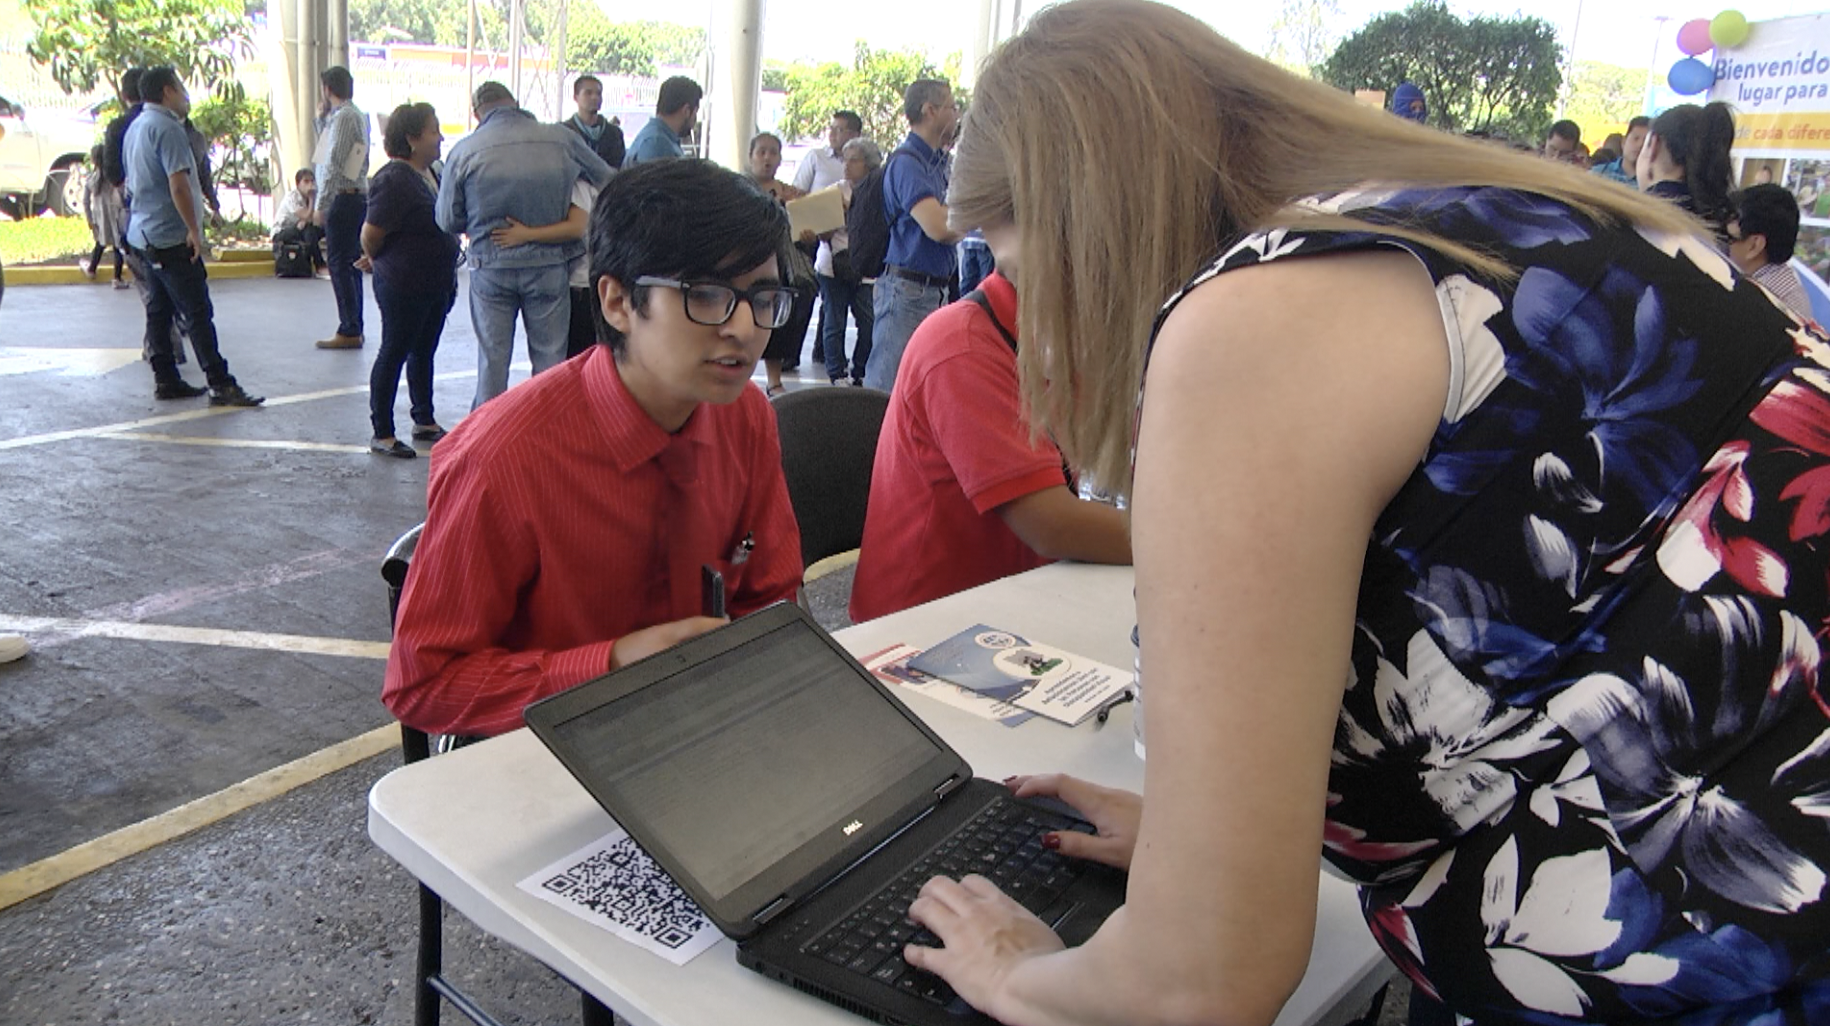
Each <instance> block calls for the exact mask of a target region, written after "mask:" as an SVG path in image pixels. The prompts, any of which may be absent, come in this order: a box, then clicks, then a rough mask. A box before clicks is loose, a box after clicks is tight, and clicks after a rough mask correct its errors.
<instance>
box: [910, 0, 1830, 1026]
mask: <svg viewBox="0 0 1830 1026" xmlns="http://www.w3.org/2000/svg"><path fill="white" fill-rule="evenodd" d="M1120 138H1147V139H1151V140H1153V144H1152V145H1151V146H1150V147H1146V148H1143V149H1141V150H1138V151H1137V152H1136V153H1134V154H1133V155H1132V159H1130V160H1127V161H1124V162H1120V163H1112V162H1098V161H1087V160H1085V159H1084V155H1085V154H1087V153H1091V152H1098V151H1099V149H1100V148H1101V147H1103V146H1105V145H1108V144H1109V143H1110V141H1111V140H1113V139H1120ZM948 206H949V210H950V213H951V224H952V227H953V228H954V229H955V230H962V229H967V228H972V227H981V228H982V229H983V230H984V233H985V237H986V239H987V240H988V241H989V242H990V243H991V245H992V247H993V250H994V252H997V251H999V250H1003V251H1004V252H1003V253H998V256H999V258H1000V262H1002V260H1003V258H1004V253H1010V254H1012V255H1013V256H1017V257H1018V259H1017V260H1015V261H1014V262H1015V266H1016V267H1017V268H1018V270H1017V276H1016V285H1017V291H1018V293H1019V294H1020V295H1021V296H1022V297H1023V302H1022V308H1021V315H1020V321H1021V327H1020V330H1019V335H1020V337H1023V338H1026V339H1035V340H1038V344H1036V345H1026V346H1025V347H1024V349H1023V352H1022V354H1021V357H1020V360H1021V368H1022V375H1023V381H1024V389H1025V396H1026V403H1027V407H1028V409H1029V411H1030V412H1031V415H1032V419H1033V421H1034V426H1035V429H1036V430H1037V431H1039V432H1047V433H1049V434H1050V435H1052V436H1053V437H1054V438H1055V439H1056V440H1057V441H1058V442H1059V443H1060V445H1061V448H1062V449H1063V450H1064V453H1065V454H1066V456H1067V458H1068V459H1069V460H1070V461H1071V462H1073V463H1074V464H1075V465H1077V466H1081V467H1086V468H1089V469H1090V470H1091V471H1092V473H1093V475H1094V477H1095V478H1096V479H1097V480H1099V481H1100V482H1101V483H1102V484H1105V485H1108V486H1109V487H1111V488H1113V489H1114V490H1116V491H1119V492H1122V493H1125V494H1127V495H1129V497H1130V499H1131V502H1132V507H1131V508H1132V513H1133V521H1132V530H1133V544H1134V548H1135V553H1136V560H1137V613H1138V623H1139V627H1140V631H1141V636H1142V644H1143V655H1142V659H1143V662H1142V666H1143V671H1142V672H1143V675H1144V677H1145V678H1146V679H1147V680H1148V682H1149V687H1148V694H1149V696H1150V710H1149V721H1150V750H1149V756H1150V758H1149V761H1148V763H1147V765H1146V777H1145V782H1146V787H1145V792H1146V794H1147V796H1148V800H1147V801H1146V800H1145V799H1144V798H1141V797H1139V796H1136V795H1130V794H1126V793H1123V792H1118V791H1112V790H1107V789H1103V788H1098V787H1094V786H1092V785H1090V784H1087V783H1084V782H1080V781H1075V780H1072V779H1066V778H1060V777H1054V776H1038V777H1025V778H1019V779H1014V780H1013V781H1012V786H1013V787H1015V788H1016V789H1017V791H1018V793H1019V794H1024V795H1030V794H1051V793H1052V794H1058V795H1059V796H1060V797H1062V798H1064V799H1066V800H1067V801H1069V802H1070V803H1072V804H1074V805H1076V806H1078V807H1079V808H1080V809H1081V810H1083V812H1085V813H1086V814H1087V815H1088V817H1089V818H1090V819H1091V820H1092V821H1093V822H1094V823H1095V825H1096V826H1098V827H1099V835H1098V836H1096V837H1088V836H1083V835H1077V834H1072V833H1063V834H1060V835H1058V836H1055V837H1053V838H1052V839H1051V843H1053V844H1056V845H1058V847H1059V849H1060V850H1061V851H1062V852H1064V853H1066V854H1069V855H1073V856H1079V857H1085V858H1093V859H1097V860H1100V861H1104V862H1108V863H1111V864H1115V865H1119V866H1125V867H1128V868H1129V870H1130V883H1129V890H1128V898H1129V900H1128V903H1127V905H1126V907H1125V908H1123V909H1121V910H1120V911H1119V912H1117V913H1116V914H1115V915H1113V916H1112V917H1111V918H1110V919H1108V920H1107V921H1106V923H1105V924H1104V925H1103V926H1102V927H1101V928H1100V930H1099V931H1098V932H1097V933H1096V934H1095V935H1094V936H1093V937H1092V938H1091V939H1089V940H1088V941H1087V942H1086V943H1085V944H1084V945H1082V946H1080V947H1078V948H1075V949H1072V950H1063V948H1062V946H1061V942H1060V941H1059V939H1058V938H1056V937H1055V936H1054V935H1053V934H1052V933H1051V932H1050V931H1049V930H1048V929H1047V928H1046V926H1044V925H1043V924H1042V923H1041V922H1040V921H1039V920H1037V919H1035V918H1034V917H1033V916H1030V915H1029V914H1028V913H1027V912H1025V911H1024V910H1023V909H1022V908H1021V907H1020V906H1018V905H1017V904H1016V903H1014V902H1012V901H1011V900H1009V899H1008V898H1006V897H1005V896H1003V895H1002V894H1000V893H999V892H998V891H997V889H996V887H995V886H994V885H992V884H990V883H989V882H987V881H985V880H982V879H978V878H973V877H969V878H967V879H966V880H965V881H963V882H959V881H952V880H947V879H944V878H943V879H936V880H933V881H930V882H929V883H928V884H927V885H926V886H925V887H924V889H923V891H922V894H921V897H920V898H919V899H918V900H917V901H916V902H915V904H914V905H913V906H912V907H911V910H910V914H911V915H912V916H913V917H915V918H916V919H918V920H919V921H920V922H922V923H923V924H924V925H925V926H926V927H928V928H929V929H930V930H932V931H933V933H934V934H936V935H937V936H938V937H939V938H940V941H941V942H942V943H943V944H944V946H943V947H931V946H920V945H917V946H912V947H910V948H909V949H908V950H907V951H906V953H905V957H906V958H907V959H908V961H909V962H910V964H911V965H913V966H915V967H916V968H917V969H920V970H923V971H929V972H934V973H937V974H939V975H940V976H941V977H943V978H945V980H946V981H947V982H948V983H949V984H951V985H952V986H953V987H954V988H955V989H956V990H957V991H958V993H959V994H960V995H961V996H962V997H964V998H965V999H966V1000H967V1001H969V1002H971V1003H972V1004H973V1005H974V1006H976V1007H978V1008H980V1009H982V1010H984V1011H985V1012H987V1013H989V1014H990V1015H992V1016H994V1017H996V1018H998V1019H1001V1020H1003V1021H1005V1022H1010V1023H1025V1024H1030V1023H1127V1024H1141V1023H1204V1024H1215V1023H1226V1024H1231V1023H1248V1024H1253V1023H1269V1022H1271V1021H1272V1020H1273V1019H1274V1018H1275V1017H1276V1015H1277V1013H1278V1010H1279V1008H1281V1006H1282V1005H1283V1002H1284V1001H1285V1000H1286V999H1287V997H1288V996H1289V994H1290V993H1291V991H1292V990H1293V989H1294V988H1295V986H1296V984H1297V981H1298V980H1299V979H1300V978H1301V976H1302V973H1303V970H1304V966H1305V964H1306V962H1307V958H1308V955H1309V950H1310V942H1311V935H1312V933H1313V930H1314V924H1315V898H1316V874H1317V870H1318V863H1319V860H1320V858H1322V857H1323V856H1325V857H1326V858H1327V859H1328V860H1329V862H1330V863H1332V864H1333V865H1334V866H1335V867H1336V868H1337V869H1338V870H1340V871H1341V872H1343V873H1345V874H1347V875H1349V876H1350V877H1352V878H1353V879H1355V880H1356V881H1358V882H1359V884H1360V885H1361V887H1362V889H1363V897H1364V904H1365V909H1366V913H1367V918H1368V921H1369V922H1370V924H1371V925H1372V928H1373V931H1374V934H1375V936H1376V937H1377V938H1378V940H1379V942H1380V943H1381V945H1382V946H1383V947H1384V949H1385V950H1386V952H1387V953H1388V954H1389V955H1390V956H1391V957H1392V959H1393V961H1394V962H1396V963H1397V965H1398V966H1399V967H1400V968H1401V969H1403V970H1404V971H1405V973H1406V974H1407V975H1409V977H1410V978H1411V979H1412V981H1413V983H1414V993H1415V994H1416V995H1418V997H1419V1001H1420V1005H1421V1007H1420V1009H1419V1013H1420V1015H1422V1016H1424V1017H1429V1016H1445V1017H1446V1016H1447V1015H1448V1014H1449V1013H1450V1012H1451V1011H1452V1012H1453V1013H1455V1014H1458V1015H1460V1016H1465V1017H1467V1018H1468V1019H1471V1020H1472V1021H1474V1022H1478V1023H1480V1024H1482V1026H1489V1024H1496V1023H1559V1022H1623V1021H1632V1022H1642V1021H1646V1020H1657V1021H1658V1022H1660V1023H1671V1024H1682V1026H1700V1024H1702V1023H1712V1024H1713V1023H1718V1022H1731V1021H1732V1022H1747V1021H1752V1020H1754V1019H1756V1018H1759V1017H1761V1016H1767V1017H1768V1018H1761V1019H1760V1021H1762V1022H1773V1023H1780V1022H1785V1023H1804V1022H1823V1021H1827V1019H1826V1017H1827V1016H1830V939H1827V938H1830V901H1827V900H1826V876H1825V870H1824V868H1823V867H1825V866H1830V691H1827V690H1826V688H1827V685H1826V683H1825V681H1823V680H1822V679H1820V675H1819V667H1820V665H1821V661H1822V653H1821V650H1820V645H1819V641H1818V635H1819V634H1820V633H1821V632H1822V631H1823V630H1824V629H1825V624H1826V622H1827V621H1830V581H1827V579H1826V571H1825V567H1826V559H1825V545H1826V536H1827V533H1830V394H1827V393H1826V388H1827V387H1830V345H1826V344H1825V343H1824V342H1823V341H1821V339H1819V338H1818V337H1817V336H1815V335H1814V334H1811V333H1810V332H1808V331H1807V330H1806V329H1804V328H1803V327H1802V326H1801V325H1800V324H1799V323H1798V322H1797V321H1795V320H1793V319H1792V318H1791V317H1790V316H1789V315H1787V314H1786V313H1784V312H1782V311H1780V310H1778V309H1777V308H1775V307H1774V306H1773V304H1772V303H1771V302H1770V301H1769V300H1768V299H1767V297H1766V296H1765V295H1764V294H1763V293H1762V292H1761V290H1760V289H1758V288H1757V287H1755V286H1754V285H1753V284H1752V283H1750V282H1745V281H1742V280H1740V279H1739V278H1738V277H1736V275H1735V274H1734V272H1733V271H1732V270H1731V269H1730V267H1729V266H1728V264H1727V263H1726V262H1725V261H1724V260H1723V259H1722V258H1721V257H1720V256H1719V255H1718V254H1717V252H1716V250H1715V248H1714V247H1713V246H1712V245H1711V244H1710V243H1709V242H1708V241H1706V240H1705V239H1704V238H1703V237H1702V235H1701V234H1700V233H1701V232H1702V231H1703V228H1702V226H1701V225H1700V224H1699V223H1698V222H1696V221H1695V220H1693V219H1691V218H1690V217H1689V216H1688V215H1686V214H1684V213H1683V212H1682V211H1680V210H1678V209H1677V208H1675V207H1673V206H1671V205H1668V204H1665V203H1661V202H1659V201H1658V200H1655V199H1651V198H1648V197H1646V196H1643V195H1639V194H1636V193H1632V192H1629V191H1627V190H1623V189H1620V188H1618V187H1616V186H1615V185H1613V184H1612V183H1609V182H1605V181H1601V180H1598V179H1595V178H1592V177H1590V176H1588V175H1584V174H1582V173H1580V172H1578V171H1576V170H1573V169H1571V168H1569V167H1567V166H1560V165H1556V164H1551V163H1548V162H1545V161H1540V160H1535V159H1532V158H1529V157H1521V156H1517V155H1514V154H1510V153H1506V152H1503V151H1500V150H1496V149H1493V148H1490V147H1486V146H1482V145H1480V144H1479V143H1475V142H1471V141H1467V140H1461V139H1456V138H1453V137H1450V136H1446V135H1443V134H1441V133H1436V132H1431V131H1429V130H1427V129H1424V128H1421V127H1418V126H1416V125H1412V124H1408V123H1406V122H1404V121H1401V120H1400V119H1397V118H1392V117H1389V116H1387V115H1384V114H1383V113H1382V112H1380V111H1376V110H1371V109H1366V108H1362V107H1360V106H1359V105H1357V104H1355V103H1354V102H1353V100H1352V99H1351V98H1349V97H1347V96H1345V95H1342V94H1339V93H1337V92H1335V91H1333V90H1331V89H1329V88H1328V87H1326V86H1324V85H1321V84H1319V83H1314V82H1310V81H1307V80H1303V79H1299V78H1296V77H1294V76H1292V75H1289V74H1287V73H1285V72H1283V71H1281V70H1280V69H1278V68H1276V67H1274V66H1272V65H1271V64H1269V63H1267V62H1265V61H1263V60H1260V59H1258V58H1256V57H1253V56H1251V55H1249V54H1246V53H1245V52H1243V51H1241V50H1240V49H1239V48H1237V47H1235V46H1233V45H1232V44H1230V43H1228V42H1227V41H1226V40H1224V39H1222V38H1221V37H1220V36H1219V35H1217V34H1216V33H1214V32H1213V31H1212V30H1211V29H1209V28H1208V27H1207V26H1205V25H1203V24H1202V23H1200V22H1199V21H1197V20H1195V19H1193V18H1191V17H1189V16H1187V15H1184V14H1181V13H1178V12H1176V11H1174V10H1171V9H1169V8H1167V7H1160V6H1156V5H1154V4H1150V3H1144V2H1141V0H1079V2H1074V3H1066V4H1062V5H1060V6H1057V7H1052V8H1049V9H1047V10H1045V11H1043V12H1042V13H1041V14H1039V15H1038V16H1037V17H1036V18H1035V19H1034V21H1033V22H1032V23H1031V24H1030V26H1029V28H1028V29H1027V30H1026V31H1025V32H1023V33H1022V34H1021V35H1020V36H1018V37H1017V38H1015V39H1013V40H1012V41H1010V42H1009V43H1007V44H1005V45H1004V46H1003V47H1002V48H1001V49H1000V50H999V51H998V52H997V53H996V54H995V55H994V56H993V57H992V59H991V60H990V61H989V62H988V64H987V65H986V67H985V68H984V70H983V73H982V75H981V76H980V77H979V80H978V86H977V89H976V91H975V93H974V97H973V105H972V110H971V113H970V115H969V117H968V119H967V123H966V127H965V130H964V133H963V136H962V139H961V142H960V148H959V152H958V155H957V157H956V160H955V163H954V169H953V177H952V187H951V191H950V193H949V196H948ZM1146 370H1147V373H1146ZM1140 390H1141V391H1140ZM1140 395H1141V396H1142V397H1143V398H1141V399H1140ZM1134 447H1135V448H1134ZM1133 453H1135V456H1134V455H1133ZM1037 768H1038V769H1045V768H1046V767H1037Z"/></svg>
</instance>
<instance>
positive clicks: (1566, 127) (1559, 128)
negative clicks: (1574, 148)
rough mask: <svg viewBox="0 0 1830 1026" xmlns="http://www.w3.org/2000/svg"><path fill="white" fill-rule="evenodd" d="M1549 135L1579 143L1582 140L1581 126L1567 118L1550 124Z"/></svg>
mask: <svg viewBox="0 0 1830 1026" xmlns="http://www.w3.org/2000/svg"><path fill="white" fill-rule="evenodd" d="M1550 135H1551V136H1555V137H1556V138H1559V139H1568V140H1569V141H1570V142H1576V143H1579V142H1581V141H1582V126H1581V125H1578V124H1576V123H1575V122H1574V121H1571V120H1570V119H1568V118H1564V119H1563V120H1562V121H1559V122H1557V123H1556V124H1554V125H1552V126H1550Z"/></svg>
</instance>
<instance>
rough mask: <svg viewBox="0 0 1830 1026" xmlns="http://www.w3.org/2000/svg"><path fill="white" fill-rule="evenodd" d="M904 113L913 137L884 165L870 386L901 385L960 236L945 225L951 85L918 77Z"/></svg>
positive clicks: (953, 115) (939, 301)
mask: <svg viewBox="0 0 1830 1026" xmlns="http://www.w3.org/2000/svg"><path fill="white" fill-rule="evenodd" d="M902 112H903V114H904V116H906V117H907V118H908V119H909V136H908V138H907V139H905V140H903V143H902V145H901V146H898V147H897V148H896V151H895V152H894V153H892V154H890V156H889V159H888V160H886V161H885V162H884V165H883V213H884V217H885V220H886V221H887V222H888V224H889V248H888V251H887V252H886V254H885V256H884V268H883V273H882V275H881V276H879V277H878V279H877V286H876V295H875V297H873V298H874V300H875V302H874V305H875V307H876V325H875V329H874V331H873V332H872V338H871V343H872V345H871V354H870V362H869V363H868V364H867V365H866V366H865V369H864V383H865V385H867V386H869V387H871V388H876V389H881V390H883V391H885V392H888V391H892V390H893V389H894V388H895V386H896V369H897V367H899V366H900V365H901V363H902V351H903V349H904V348H906V347H907V346H908V344H909V337H910V336H912V335H914V334H915V328H916V326H917V325H919V324H921V322H922V319H923V318H925V317H927V316H928V315H929V314H931V313H933V312H934V311H936V310H938V309H940V308H941V306H942V305H943V304H945V303H946V301H947V290H948V288H949V286H950V285H951V283H952V280H953V272H954V256H953V244H954V243H955V242H957V241H959V237H958V236H957V235H955V234H954V233H953V232H952V231H951V230H949V229H948V228H947V164H946V157H945V156H944V155H943V154H942V153H941V149H940V147H941V144H942V143H943V142H945V141H946V140H947V139H948V138H949V137H950V136H951V135H952V133H953V129H954V126H955V125H957V124H958V123H959V105H958V104H956V103H954V102H953V89H952V87H951V86H949V85H947V83H945V82H941V81H938V80H935V79H927V78H924V79H919V80H917V81H915V82H913V83H911V84H910V85H909V88H908V91H907V92H905V93H904V94H903V99H902ZM859 191H860V192H865V191H867V190H862V189H861V190H859ZM853 202H854V204H855V203H856V198H855V197H854V200H853ZM854 242H855V240H854Z"/></svg>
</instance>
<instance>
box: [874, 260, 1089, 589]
mask: <svg viewBox="0 0 1830 1026" xmlns="http://www.w3.org/2000/svg"><path fill="white" fill-rule="evenodd" d="M979 288H980V290H981V291H983V292H984V293H985V297H986V298H987V299H988V300H990V302H991V308H992V311H993V312H994V313H996V314H997V318H998V321H999V322H1000V323H1002V324H1003V325H1004V327H1005V328H1007V329H1008V330H1009V331H1010V332H1011V333H1012V334H1013V335H1014V334H1015V332H1016V328H1017V293H1016V290H1015V289H1014V288H1012V287H1011V284H1010V282H1009V281H1007V280H1005V278H1004V276H1003V275H1000V274H993V275H992V276H991V277H989V278H987V279H985V282H984V284H982V285H980V286H979ZM1065 486H1066V479H1065V477H1064V476H1063V474H1062V470H1061V452H1060V450H1058V449H1056V448H1055V446H1054V445H1053V444H1051V443H1049V442H1048V441H1046V440H1043V441H1042V442H1041V443H1040V444H1038V445H1032V444H1030V439H1029V424H1028V422H1026V421H1025V420H1024V419H1023V408H1022V400H1021V399H1020V398H1019V396H1018V393H1017V354H1016V353H1015V352H1014V351H1013V350H1012V349H1011V348H1010V344H1009V343H1008V342H1006V341H1004V337H1003V336H1002V335H1000V334H999V333H998V330H997V328H996V327H995V326H994V325H993V324H992V323H991V320H990V318H988V317H986V316H985V311H984V310H982V309H980V308H979V306H978V304H976V303H973V302H969V301H966V300H961V301H960V302H957V303H954V304H953V305H951V306H947V307H943V308H942V309H940V310H938V311H936V312H934V313H933V314H930V315H929V316H928V318H927V319H926V320H924V321H922V322H921V327H919V328H916V329H915V335H914V337H913V338H911V339H910V340H909V347H908V349H907V350H906V351H904V353H903V355H902V367H901V369H900V370H898V371H897V372H896V390H895V392H894V394H893V395H892V396H891V397H890V408H889V413H888V414H887V415H885V417H884V420H883V433H882V435H881V436H880V437H879V439H878V441H877V459H876V462H875V464H874V466H873V469H872V472H871V494H870V502H869V504H868V505H867V506H866V507H865V515H864V544H863V546H862V549H861V551H860V552H859V555H858V571H857V577H856V578H855V579H854V581H853V584H852V592H851V618H852V619H853V620H855V621H859V622H862V621H865V620H870V619H874V618H876V617H879V616H885V615H887V614H890V613H894V612H896V611H898V610H901V609H907V608H908V607H910V606H914V605H919V604H921V603H923V602H927V601H929V600H931V599H937V598H940V597H941V596H943V595H951V594H953V593H954V592H956V591H964V590H966V589H967V588H972V587H976V586H978V585H980V584H984V583H986V582H987V581H994V580H997V579H998V578H1000V577H1008V576H1009V575H1011V574H1015V573H1021V572H1023V571H1025V570H1030V569H1034V568H1035V567H1038V566H1041V565H1043V564H1044V563H1047V562H1049V561H1048V560H1046V559H1043V558H1042V557H1041V556H1038V555H1037V554H1036V552H1035V550H1034V549H1031V548H1030V547H1029V546H1028V545H1025V544H1024V543H1023V540H1022V539H1021V538H1018V537H1017V535H1016V532H1014V531H1012V530H1011V529H1010V528H1009V527H1006V526H1005V524H1004V518H1003V517H1000V516H999V515H998V513H997V508H998V507H999V506H1002V505H1004V504H1005V503H1007V502H1010V501H1012V500H1014V499H1020V498H1022V497H1023V496H1025V495H1031V494H1034V493H1036V492H1039V491H1041V490H1043V489H1044V488H1062V487H1065Z"/></svg>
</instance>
